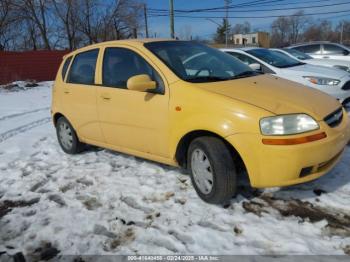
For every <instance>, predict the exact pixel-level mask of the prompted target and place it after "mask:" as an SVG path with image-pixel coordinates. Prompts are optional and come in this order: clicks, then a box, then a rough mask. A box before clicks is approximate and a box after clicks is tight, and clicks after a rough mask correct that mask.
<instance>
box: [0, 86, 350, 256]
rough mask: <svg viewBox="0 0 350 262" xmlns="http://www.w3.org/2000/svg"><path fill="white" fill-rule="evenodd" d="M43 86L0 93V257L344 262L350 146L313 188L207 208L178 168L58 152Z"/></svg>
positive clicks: (348, 246) (96, 152)
mask: <svg viewBox="0 0 350 262" xmlns="http://www.w3.org/2000/svg"><path fill="white" fill-rule="evenodd" d="M51 85H52V83H50V82H45V83H41V84H40V86H39V87H34V88H32V89H29V90H26V91H19V92H9V91H0V254H2V253H3V252H5V253H7V255H12V254H15V253H17V252H22V253H23V254H25V255H28V256H30V257H34V258H35V257H40V256H43V253H44V255H45V254H46V255H49V256H55V255H56V254H57V253H58V252H59V253H58V255H62V254H75V255H77V254H85V255H87V254H269V255H271V254H344V253H347V254H350V174H349V173H350V172H349V161H350V148H349V147H348V148H347V149H346V151H345V154H344V157H343V159H342V161H341V162H340V163H339V165H338V166H337V167H336V168H335V169H334V170H333V171H332V172H331V173H329V174H328V175H326V176H324V177H322V178H321V179H319V180H317V181H314V182H312V183H308V184H304V185H298V186H293V187H288V188H283V189H269V190H264V191H257V190H252V189H250V188H249V187H247V186H244V185H242V186H241V187H240V194H239V195H238V197H237V198H236V199H233V200H232V201H231V203H230V205H227V206H225V207H221V206H214V205H208V204H206V203H204V202H202V201H201V200H200V199H199V198H198V197H197V195H196V193H195V191H194V189H193V188H192V186H191V183H190V179H189V177H188V176H187V175H185V174H183V173H181V171H180V170H179V169H176V168H172V167H168V166H165V165H161V164H157V163H153V162H150V161H146V160H143V159H139V158H135V157H132V156H128V155H124V154H120V153H117V152H112V151H110V150H103V149H96V148H90V149H89V150H87V151H86V152H84V153H83V154H80V155H76V156H70V155H66V154H64V153H63V151H62V150H61V149H60V148H59V145H58V143H57V140H56V136H55V130H54V128H53V126H52V123H51V122H50V114H49V106H50V99H51V98H50V97H51ZM281 172H283V171H281ZM0 260H1V256H0Z"/></svg>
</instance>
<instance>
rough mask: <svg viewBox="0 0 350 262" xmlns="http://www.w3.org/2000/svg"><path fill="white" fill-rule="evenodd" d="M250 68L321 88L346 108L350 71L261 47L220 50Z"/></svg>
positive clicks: (347, 106)
mask: <svg viewBox="0 0 350 262" xmlns="http://www.w3.org/2000/svg"><path fill="white" fill-rule="evenodd" d="M220 50H221V51H223V52H226V53H228V54H230V55H232V56H233V57H235V58H237V59H239V60H241V61H242V62H244V63H245V64H247V65H249V66H250V67H251V68H252V69H254V70H257V71H261V72H263V73H268V74H272V75H276V76H278V77H280V78H284V79H288V80H291V81H294V82H297V83H301V84H303V85H306V86H309V87H312V88H316V89H318V90H320V91H323V92H325V93H327V94H329V95H331V96H333V97H335V98H337V99H338V100H339V101H340V102H342V103H343V105H344V107H346V109H347V110H349V109H350V74H349V73H347V72H345V71H342V70H339V69H334V68H327V67H324V66H315V65H309V64H305V63H303V62H300V61H298V60H296V59H294V58H291V57H290V56H287V55H284V54H281V53H277V52H275V51H272V50H269V49H265V48H255V47H254V48H240V49H233V48H230V49H228V48H225V49H220Z"/></svg>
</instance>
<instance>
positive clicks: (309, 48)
mask: <svg viewBox="0 0 350 262" xmlns="http://www.w3.org/2000/svg"><path fill="white" fill-rule="evenodd" d="M293 49H296V50H299V51H300V52H303V53H306V54H315V55H317V54H321V45H319V44H314V45H303V46H297V47H293Z"/></svg>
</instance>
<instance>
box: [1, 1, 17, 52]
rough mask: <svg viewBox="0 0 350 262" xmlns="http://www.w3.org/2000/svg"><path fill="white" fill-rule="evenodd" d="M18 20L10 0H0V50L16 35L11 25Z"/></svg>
mask: <svg viewBox="0 0 350 262" xmlns="http://www.w3.org/2000/svg"><path fill="white" fill-rule="evenodd" d="M15 21H16V18H15V16H14V14H13V5H12V3H11V1H10V0H0V50H4V49H5V48H6V47H7V44H8V43H9V42H10V41H11V40H12V38H13V37H14V32H13V30H11V26H12V25H13V24H14V22H15Z"/></svg>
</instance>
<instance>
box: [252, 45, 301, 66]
mask: <svg viewBox="0 0 350 262" xmlns="http://www.w3.org/2000/svg"><path fill="white" fill-rule="evenodd" d="M246 52H247V53H248V54H251V55H253V56H255V57H257V58H259V59H260V60H262V61H264V62H266V63H268V64H269V65H272V66H275V67H278V68H287V67H293V66H298V65H303V64H304V63H301V62H299V61H298V60H295V59H294V58H291V57H290V56H288V55H286V54H281V53H280V52H277V51H271V50H268V49H263V48H259V49H251V50H248V51H246Z"/></svg>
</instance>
